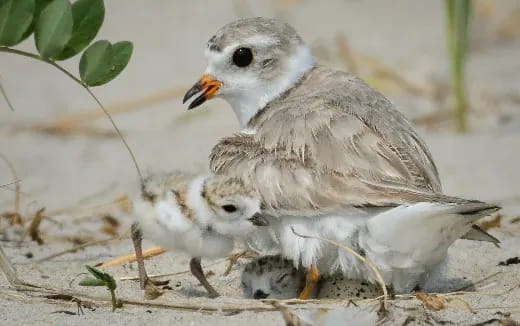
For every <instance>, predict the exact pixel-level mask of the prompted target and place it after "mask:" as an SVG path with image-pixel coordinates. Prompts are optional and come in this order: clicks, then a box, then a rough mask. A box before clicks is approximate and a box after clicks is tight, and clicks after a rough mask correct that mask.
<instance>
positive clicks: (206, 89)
mask: <svg viewBox="0 0 520 326" xmlns="http://www.w3.org/2000/svg"><path fill="white" fill-rule="evenodd" d="M220 86H222V83H221V82H219V81H218V80H215V79H213V77H211V76H210V75H209V74H204V75H202V78H201V79H200V80H199V81H198V82H196V83H195V85H193V87H192V88H190V89H189V90H188V91H187V92H186V95H184V98H183V99H182V103H183V104H184V103H186V101H188V100H189V99H190V98H192V97H193V96H194V95H195V94H197V93H200V92H202V94H200V95H199V96H198V97H197V98H195V99H194V100H193V102H191V103H190V105H189V106H188V110H191V109H194V108H196V107H197V106H199V105H201V104H202V103H204V102H206V100H209V99H211V98H213V97H214V96H215V94H216V93H217V91H218V90H219V88H220Z"/></svg>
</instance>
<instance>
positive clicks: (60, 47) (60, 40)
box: [0, 0, 142, 179]
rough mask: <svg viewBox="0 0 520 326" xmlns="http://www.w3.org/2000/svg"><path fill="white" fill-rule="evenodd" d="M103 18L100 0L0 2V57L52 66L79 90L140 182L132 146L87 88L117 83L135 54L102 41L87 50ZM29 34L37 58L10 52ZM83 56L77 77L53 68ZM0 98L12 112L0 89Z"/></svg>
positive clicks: (125, 44) (124, 46)
mask: <svg viewBox="0 0 520 326" xmlns="http://www.w3.org/2000/svg"><path fill="white" fill-rule="evenodd" d="M104 18H105V6H104V3H103V0H77V1H74V3H71V2H70V1H69V0H0V52H4V53H11V54H16V55H21V56H25V57H28V58H31V59H35V60H39V61H42V62H45V63H47V64H50V65H52V66H53V67H55V68H57V69H59V70H60V71H61V72H63V73H64V74H66V75H67V76H68V77H69V78H71V79H72V80H74V81H75V82H76V83H78V84H79V85H81V86H82V87H83V88H84V89H85V90H86V91H87V92H88V93H89V95H90V96H91V97H92V98H93V99H94V100H95V101H96V103H97V104H98V105H99V106H100V107H101V109H102V110H103V111H104V112H105V114H106V115H107V117H108V119H109V120H110V122H111V123H112V126H113V127H114V129H115V130H116V132H117V133H118V134H119V136H120V137H121V140H122V142H123V144H124V145H125V147H126V149H127V150H128V152H129V154H130V156H131V158H132V161H133V162H134V165H135V167H136V169H137V173H138V174H139V177H140V178H141V172H140V170H139V167H138V165H137V161H136V159H135V157H134V155H133V153H132V151H131V150H130V147H129V146H128V144H127V143H126V141H125V139H124V138H123V136H122V134H121V132H120V131H119V128H118V127H117V125H116V124H115V122H114V121H113V120H112V117H111V116H110V114H109V113H108V112H107V111H106V109H105V108H104V106H103V105H102V104H101V102H100V101H99V100H98V99H97V97H96V96H95V95H94V93H92V90H91V89H90V87H93V86H99V85H103V84H106V83H108V82H109V81H111V80H113V79H114V78H116V77H117V76H118V75H119V74H120V73H121V72H122V71H123V69H125V67H126V66H127V64H128V62H129V61H130V57H131V56H132V51H133V45H132V43H131V42H128V41H122V42H118V43H114V44H112V43H110V42H109V41H104V40H103V41H97V42H94V43H93V44H91V45H90V46H89V44H90V43H91V42H92V41H93V40H94V38H95V37H96V35H97V33H98V31H99V29H100V28H101V25H102V24H103V20H104ZM33 33H34V41H35V45H36V49H37V50H38V54H36V53H30V52H26V51H22V50H18V49H15V48H13V46H15V45H17V44H19V43H20V42H22V41H23V40H25V39H26V38H27V37H29V36H30V35H31V34H33ZM87 46H88V47H87ZM85 48H86V49H85ZM82 51H83V53H82V54H81V60H80V63H79V76H80V77H79V78H78V77H76V76H75V75H74V74H72V73H70V72H69V71H67V70H66V69H65V68H63V67H62V66H60V65H59V64H58V63H57V61H61V60H67V59H69V58H71V57H73V56H75V55H77V54H79V53H80V52H82ZM0 93H1V94H2V95H4V98H5V99H6V101H7V103H8V104H9V107H11V109H12V105H11V104H10V102H9V100H8V98H7V96H5V95H6V94H5V91H4V89H3V88H2V87H1V85H0ZM141 179H142V178H141Z"/></svg>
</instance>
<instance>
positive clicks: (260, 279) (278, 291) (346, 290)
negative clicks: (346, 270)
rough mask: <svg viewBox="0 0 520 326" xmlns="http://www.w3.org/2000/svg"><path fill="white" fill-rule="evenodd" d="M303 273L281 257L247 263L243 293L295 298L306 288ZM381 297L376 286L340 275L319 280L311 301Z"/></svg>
mask: <svg viewBox="0 0 520 326" xmlns="http://www.w3.org/2000/svg"><path fill="white" fill-rule="evenodd" d="M305 278H306V272H305V271H304V270H303V269H301V268H300V269H299V270H298V269H296V268H295V267H294V264H293V262H292V261H290V260H288V259H285V258H283V257H282V256H281V255H275V256H264V257H261V258H258V259H255V260H252V261H251V262H249V263H248V264H247V265H246V267H245V268H244V271H243V272H242V291H243V294H244V297H245V298H248V299H267V298H268V299H279V300H280V299H294V298H297V297H298V295H299V294H300V292H301V291H302V289H303V287H304V285H305ZM382 294H383V291H382V290H381V288H380V286H379V285H378V284H372V283H369V282H367V281H364V280H350V279H347V278H346V277H343V276H342V275H334V276H329V277H326V278H323V279H321V281H320V285H319V286H318V287H315V288H314V292H313V293H311V295H310V296H309V297H310V298H319V299H322V298H327V299H347V298H348V299H354V298H356V299H368V298H375V297H378V296H380V295H382Z"/></svg>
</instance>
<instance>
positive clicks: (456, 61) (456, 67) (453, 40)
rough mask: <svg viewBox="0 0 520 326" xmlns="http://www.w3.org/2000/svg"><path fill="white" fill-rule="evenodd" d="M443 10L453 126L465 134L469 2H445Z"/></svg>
mask: <svg viewBox="0 0 520 326" xmlns="http://www.w3.org/2000/svg"><path fill="white" fill-rule="evenodd" d="M445 9H446V12H445V14H446V36H447V41H448V52H449V56H450V71H451V82H452V93H453V96H454V98H455V112H454V114H455V125H456V130H457V131H458V132H465V131H466V129H467V125H466V112H467V107H468V103H467V100H466V94H465V79H464V64H465V61H466V50H467V44H468V31H469V21H470V18H471V0H445Z"/></svg>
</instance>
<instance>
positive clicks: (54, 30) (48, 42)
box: [35, 0, 73, 59]
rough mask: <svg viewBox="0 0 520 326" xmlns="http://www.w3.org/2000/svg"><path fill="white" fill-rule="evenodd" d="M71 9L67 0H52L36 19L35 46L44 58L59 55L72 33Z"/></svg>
mask: <svg viewBox="0 0 520 326" xmlns="http://www.w3.org/2000/svg"><path fill="white" fill-rule="evenodd" d="M72 25H73V19H72V9H71V5H70V2H69V1H68V0H53V1H52V2H51V3H49V4H48V5H47V6H46V7H45V8H44V9H43V10H42V12H41V13H40V16H39V17H38V18H37V20H36V28H35V39H36V48H37V49H38V52H40V55H41V56H42V57H43V58H46V59H54V58H56V57H57V56H59V55H60V54H61V53H62V51H63V49H64V48H65V45H66V44H67V42H68V41H69V39H70V37H71V35H72Z"/></svg>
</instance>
